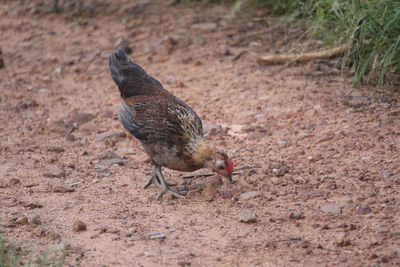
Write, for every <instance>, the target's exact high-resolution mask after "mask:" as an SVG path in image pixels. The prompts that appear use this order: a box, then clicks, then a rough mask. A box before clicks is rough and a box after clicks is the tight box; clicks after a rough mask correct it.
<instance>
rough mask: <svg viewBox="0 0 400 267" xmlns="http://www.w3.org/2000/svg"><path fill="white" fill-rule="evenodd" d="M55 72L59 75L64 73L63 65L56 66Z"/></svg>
mask: <svg viewBox="0 0 400 267" xmlns="http://www.w3.org/2000/svg"><path fill="white" fill-rule="evenodd" d="M54 73H55V74H56V75H57V76H60V75H61V73H62V68H61V67H56V68H55V69H54Z"/></svg>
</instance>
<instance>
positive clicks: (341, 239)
mask: <svg viewBox="0 0 400 267" xmlns="http://www.w3.org/2000/svg"><path fill="white" fill-rule="evenodd" d="M335 243H336V245H337V246H338V247H344V246H348V245H350V240H349V239H348V238H347V235H346V233H345V232H340V233H337V234H336V236H335Z"/></svg>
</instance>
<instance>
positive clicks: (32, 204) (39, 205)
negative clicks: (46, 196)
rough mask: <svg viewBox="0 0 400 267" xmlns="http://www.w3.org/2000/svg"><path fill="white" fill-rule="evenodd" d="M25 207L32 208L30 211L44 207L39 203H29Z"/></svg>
mask: <svg viewBox="0 0 400 267" xmlns="http://www.w3.org/2000/svg"><path fill="white" fill-rule="evenodd" d="M25 207H27V208H30V209H39V208H42V207H43V205H42V204H40V203H39V202H35V201H34V202H29V203H28V204H26V205H25Z"/></svg>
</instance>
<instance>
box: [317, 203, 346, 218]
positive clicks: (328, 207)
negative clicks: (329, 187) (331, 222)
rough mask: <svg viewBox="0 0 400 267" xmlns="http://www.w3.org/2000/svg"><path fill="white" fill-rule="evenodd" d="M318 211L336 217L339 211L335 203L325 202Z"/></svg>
mask: <svg viewBox="0 0 400 267" xmlns="http://www.w3.org/2000/svg"><path fill="white" fill-rule="evenodd" d="M320 210H321V211H322V212H324V213H327V214H332V215H337V214H340V212H341V209H340V206H339V205H338V204H336V203H332V202H327V203H325V204H324V205H323V206H322V207H321V208H320Z"/></svg>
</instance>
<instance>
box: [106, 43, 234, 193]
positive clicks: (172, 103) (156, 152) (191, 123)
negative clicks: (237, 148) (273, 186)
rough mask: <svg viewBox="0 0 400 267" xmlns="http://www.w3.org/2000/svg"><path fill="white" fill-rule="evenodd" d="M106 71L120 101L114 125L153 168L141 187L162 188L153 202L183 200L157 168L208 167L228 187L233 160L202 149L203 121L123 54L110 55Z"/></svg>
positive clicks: (190, 169)
mask: <svg viewBox="0 0 400 267" xmlns="http://www.w3.org/2000/svg"><path fill="white" fill-rule="evenodd" d="M109 67H110V72H111V77H112V79H113V80H114V82H115V83H116V85H117V86H118V89H119V92H120V94H121V97H122V99H123V104H122V106H121V107H120V108H119V111H118V117H119V120H120V121H121V123H122V125H123V126H124V128H125V129H126V130H127V131H128V132H129V133H130V134H132V135H133V136H134V137H135V138H136V139H137V140H139V141H140V143H141V144H142V146H143V148H144V151H145V152H146V154H147V155H148V156H149V158H150V161H151V163H152V165H153V169H154V172H153V175H152V177H151V178H150V180H149V181H148V183H147V184H146V185H145V187H144V188H147V187H148V186H150V185H151V184H155V185H157V186H159V187H161V189H162V191H161V193H160V194H159V195H158V197H157V199H159V198H161V197H162V196H163V195H164V194H165V193H168V194H171V195H173V196H175V197H183V196H182V195H181V194H179V193H177V192H174V191H173V190H172V189H171V188H170V186H171V184H169V183H167V182H166V181H165V179H164V177H163V174H162V172H161V167H165V168H168V169H171V170H176V171H181V172H193V171H196V170H198V169H201V168H208V169H211V170H212V171H214V172H216V173H217V174H220V175H223V176H225V177H227V178H228V179H229V181H231V182H232V171H233V162H232V160H231V159H230V158H229V157H228V156H227V154H226V153H225V152H223V151H221V150H219V149H217V148H215V147H213V146H212V145H210V144H207V142H206V140H205V139H204V137H203V127H202V122H201V120H200V118H199V116H197V114H196V113H195V112H194V111H193V109H192V108H191V107H189V106H188V105H187V104H186V103H185V102H183V101H182V100H180V99H179V98H177V97H175V96H174V95H172V94H171V93H170V92H168V91H167V90H166V89H164V87H163V86H162V85H161V83H160V82H159V81H157V80H156V79H154V78H153V77H151V76H150V75H148V74H147V73H146V72H145V71H144V70H143V69H142V68H141V67H140V66H139V65H137V64H135V63H133V62H132V61H130V60H129V59H128V57H127V55H126V54H125V52H124V50H123V49H118V50H117V51H116V52H115V53H114V54H112V55H111V56H110V58H109Z"/></svg>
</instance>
